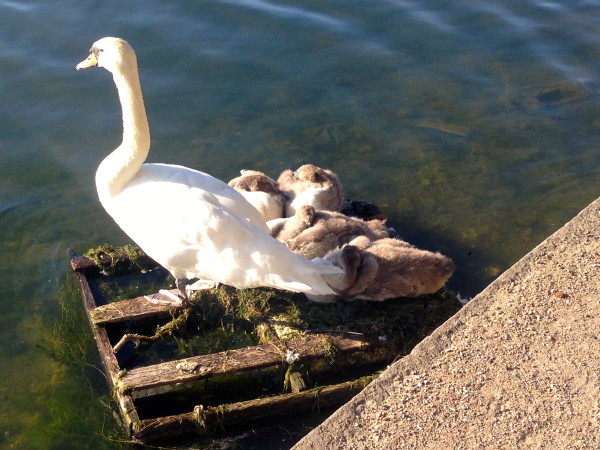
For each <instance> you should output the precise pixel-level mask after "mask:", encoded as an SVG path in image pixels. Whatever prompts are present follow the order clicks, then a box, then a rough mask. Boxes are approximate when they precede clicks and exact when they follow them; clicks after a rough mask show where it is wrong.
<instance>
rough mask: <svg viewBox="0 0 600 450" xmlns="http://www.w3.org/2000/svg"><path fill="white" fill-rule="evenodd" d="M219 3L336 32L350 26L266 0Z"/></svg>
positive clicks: (324, 15) (222, 0)
mask: <svg viewBox="0 0 600 450" xmlns="http://www.w3.org/2000/svg"><path fill="white" fill-rule="evenodd" d="M219 1H220V2H221V3H225V4H230V5H235V6H240V7H243V8H247V9H253V10H256V11H260V12H263V13H267V14H269V15H272V16H275V17H280V18H284V19H294V20H297V19H301V20H305V21H306V22H310V23H313V24H317V25H324V26H327V27H329V28H332V29H336V30H338V31H350V30H351V29H352V27H351V25H350V24H349V23H348V22H347V21H344V20H342V19H338V18H333V17H331V16H329V15H327V14H323V13H318V12H314V11H310V10H307V9H305V8H299V7H297V6H287V5H281V4H277V3H273V2H268V1H266V0H219Z"/></svg>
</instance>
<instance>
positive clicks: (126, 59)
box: [76, 37, 137, 73]
mask: <svg viewBox="0 0 600 450" xmlns="http://www.w3.org/2000/svg"><path fill="white" fill-rule="evenodd" d="M124 64H133V67H135V68H137V59H136V57H135V52H134V51H133V48H131V45H129V44H128V43H127V41H126V40H124V39H121V38H115V37H105V38H102V39H99V40H97V41H96V42H94V44H93V45H92V48H91V49H90V54H89V56H88V57H87V58H86V59H84V60H83V61H81V62H80V63H79V64H77V66H76V68H77V70H80V69H87V68H88V67H94V66H98V67H104V68H105V69H106V70H108V71H109V72H112V73H116V72H122V71H123V70H124V67H123V65H124Z"/></svg>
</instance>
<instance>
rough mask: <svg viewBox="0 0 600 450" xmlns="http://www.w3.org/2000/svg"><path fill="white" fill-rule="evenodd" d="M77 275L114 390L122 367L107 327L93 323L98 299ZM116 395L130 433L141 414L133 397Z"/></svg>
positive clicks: (87, 284) (70, 253) (85, 281)
mask: <svg viewBox="0 0 600 450" xmlns="http://www.w3.org/2000/svg"><path fill="white" fill-rule="evenodd" d="M68 254H69V257H70V258H71V261H73V259H74V258H75V257H76V255H75V252H74V251H73V250H71V249H69V251H68ZM75 275H76V276H77V279H78V281H79V286H80V288H81V295H82V297H83V304H84V307H85V311H86V314H87V316H88V319H89V320H90V325H91V328H92V333H93V335H94V339H95V341H96V345H97V346H98V350H99V352H100V356H101V358H102V364H103V365H104V370H105V372H106V375H107V380H108V382H109V384H110V387H111V388H112V389H113V390H114V387H115V386H116V383H117V381H118V378H119V372H120V371H121V367H120V366H119V362H118V361H117V358H116V356H115V354H114V352H113V349H112V345H111V343H110V340H109V339H108V334H107V333H106V329H105V328H104V327H98V326H96V325H93V323H92V318H91V312H92V311H93V310H94V309H95V308H96V301H95V300H94V295H93V294H92V291H91V289H90V285H89V283H88V281H87V278H86V277H85V274H84V273H82V272H77V271H76V272H75ZM115 395H116V398H117V403H118V404H119V410H120V413H121V417H122V418H123V421H124V423H125V425H126V427H127V430H128V432H129V433H133V428H134V426H136V425H137V424H138V423H139V416H138V413H137V409H136V407H135V405H134V403H133V399H132V398H131V396H130V395H127V394H125V393H122V392H118V391H116V390H115Z"/></svg>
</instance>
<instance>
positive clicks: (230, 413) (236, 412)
mask: <svg viewBox="0 0 600 450" xmlns="http://www.w3.org/2000/svg"><path fill="white" fill-rule="evenodd" d="M371 379H372V378H371ZM371 379H366V380H363V379H361V380H357V381H349V382H346V383H341V384H336V385H331V386H325V387H320V388H315V389H310V390H307V391H303V392H299V393H293V394H283V395H278V396H275V397H266V398H259V399H254V400H248V401H244V402H238V403H231V404H228V405H220V406H215V407H212V406H209V407H202V406H196V407H195V408H194V411H192V412H189V413H185V414H177V415H172V416H165V417H160V418H156V419H144V420H142V421H141V422H140V423H139V425H138V427H137V429H136V432H135V433H134V436H135V437H136V438H137V439H140V440H143V441H151V440H156V439H164V438H165V437H175V436H179V435H182V434H190V433H197V434H208V433H211V432H213V431H214V430H216V429H219V428H226V427H227V426H232V425H235V424H239V423H243V422H248V421H252V420H260V419H265V418H268V417H272V416H282V415H286V414H298V413H305V412H310V411H318V410H319V409H331V408H334V407H337V406H339V405H341V404H343V403H345V402H347V401H348V400H350V399H351V398H352V397H354V396H355V395H356V394H358V393H359V392H360V391H361V390H362V389H363V388H364V387H365V386H366V385H367V384H368V383H369V382H370V381H371Z"/></svg>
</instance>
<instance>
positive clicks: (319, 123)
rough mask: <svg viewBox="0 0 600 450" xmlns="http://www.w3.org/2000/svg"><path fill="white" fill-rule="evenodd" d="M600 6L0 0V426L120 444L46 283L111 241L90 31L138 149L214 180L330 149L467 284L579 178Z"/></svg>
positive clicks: (590, 143)
mask: <svg viewBox="0 0 600 450" xmlns="http://www.w3.org/2000/svg"><path fill="white" fill-rule="evenodd" d="M599 12H600V2H598V1H576V2H566V1H563V2H558V1H556V2H551V1H535V0H529V1H527V2H516V1H510V0H505V1H501V0H495V1H484V2H476V3H474V4H468V3H467V4H465V2H441V1H429V2H425V3H424V2H412V1H402V0H398V1H392V0H390V1H376V2H364V1H354V0H352V1H343V2H342V1H336V0H328V1H321V2H314V1H308V0H302V1H295V2H293V1H281V2H274V1H264V0H222V1H202V2H196V3H194V4H187V5H178V4H170V3H166V2H158V1H150V2H144V6H143V7H142V6H141V5H140V4H139V3H138V2H108V3H106V2H105V3H104V4H102V5H97V4H96V3H95V2H89V1H83V2H81V1H78V2H74V1H67V0H61V1H58V2H52V3H51V4H48V3H46V2H39V1H38V2H36V1H2V0H0V37H1V39H0V42H1V44H0V62H1V63H0V96H1V97H0V232H1V233H2V240H1V241H0V248H1V251H0V267H1V269H0V282H1V286H2V296H1V297H0V305H1V307H2V309H1V313H0V320H1V322H2V327H1V330H2V331H1V335H0V336H1V341H0V358H1V361H2V364H1V365H0V379H1V380H2V383H0V399H2V404H3V405H4V407H3V408H2V411H1V412H0V443H1V445H2V446H6V447H10V446H12V447H14V448H58V447H60V448H84V447H93V448H102V447H104V448H114V447H118V446H119V445H120V444H119V443H118V442H115V441H112V440H107V439H106V436H113V437H114V436H119V435H118V434H115V433H116V431H115V430H117V429H116V427H115V424H114V421H113V420H112V418H111V416H110V412H109V410H108V409H107V408H104V407H103V406H102V405H101V403H100V402H99V401H98V395H100V394H101V393H102V392H103V391H102V388H101V386H102V385H103V380H102V378H101V375H99V373H98V372H97V371H96V369H94V368H91V367H90V365H89V364H93V362H94V361H93V359H90V358H93V355H94V349H93V348H91V349H90V348H89V344H90V343H89V342H88V341H89V335H86V333H87V330H86V328H85V326H81V325H82V321H81V318H82V316H81V315H78V314H79V313H80V311H78V309H77V306H78V303H77V302H78V299H77V295H76V294H75V295H73V294H71V295H61V294H60V292H61V290H64V289H66V288H68V287H69V283H67V281H66V279H67V273H68V267H67V262H66V249H67V247H69V246H72V247H74V248H75V249H77V250H79V251H84V250H85V249H87V248H89V247H92V246H96V245H98V244H100V243H103V242H111V243H113V244H123V243H127V242H128V241H127V238H126V237H125V236H124V235H123V234H122V233H121V232H120V230H118V229H117V227H116V226H115V225H114V224H112V222H111V221H110V219H109V218H108V216H107V215H106V214H105V213H104V211H103V210H102V209H101V207H100V205H99V204H98V203H97V200H96V194H95V190H94V185H93V175H94V171H95V167H96V166H97V164H98V163H99V162H100V161H101V159H102V158H103V157H104V156H105V154H106V153H107V152H108V151H109V150H110V149H112V148H114V147H115V146H116V145H117V144H118V142H119V140H120V132H121V131H120V120H121V118H120V111H119V109H118V101H117V97H116V93H115V90H114V86H113V84H112V80H111V79H110V76H109V75H108V74H107V73H106V72H105V71H103V70H100V69H99V70H90V71H85V72H83V73H78V72H76V71H75V69H74V66H75V64H76V63H77V62H79V61H80V60H81V59H83V58H84V57H85V55H86V53H87V50H88V48H89V47H90V45H91V43H92V42H93V41H94V40H96V39H97V38H99V37H102V36H106V35H117V36H122V37H125V38H126V39H128V40H129V41H130V42H131V43H132V44H133V45H134V47H135V48H136V51H137V54H138V60H139V62H140V66H141V79H142V85H143V89H144V94H145V99H146V104H147V107H148V114H149V120H150V126H151V130H152V135H153V148H152V151H151V156H150V159H151V160H152V161H157V162H167V163H178V164H185V165H187V166H190V167H195V168H198V169H201V170H204V171H207V172H209V173H211V174H213V175H215V176H218V177H220V178H223V179H225V180H228V179H231V178H233V177H234V176H236V175H237V172H238V170H239V169H242V168H255V169H259V170H263V171H265V172H266V173H267V174H269V175H271V176H273V177H276V176H277V175H278V174H279V173H280V172H281V171H282V170H284V169H286V168H296V167H298V166H299V165H301V164H303V163H306V162H312V163H314V164H317V165H320V166H322V167H327V168H331V169H333V170H334V171H336V172H337V173H338V174H339V176H340V178H341V180H342V182H343V184H344V187H345V190H346V193H347V195H348V197H351V198H354V199H359V198H360V199H365V200H369V201H373V202H375V203H378V204H379V205H380V206H381V207H382V208H383V209H384V210H385V211H386V212H387V213H388V215H389V217H390V223H391V224H393V225H394V226H395V227H396V228H397V230H398V231H399V233H400V234H401V235H402V236H403V237H404V238H405V239H407V240H409V241H411V242H413V243H414V244H417V245H419V246H421V247H424V248H428V249H437V250H441V251H443V252H445V253H446V254H448V255H450V256H451V257H453V258H454V259H455V261H456V263H457V266H458V270H457V272H456V274H455V276H454V277H453V279H452V281H451V284H450V287H451V288H452V289H454V290H456V291H458V292H461V293H462V294H463V295H465V296H472V295H474V294H476V293H477V292H479V291H480V290H481V289H482V288H484V287H485V286H486V285H487V284H489V282H490V281H492V280H493V279H494V278H495V277H496V276H498V275H499V274H500V273H501V272H502V271H503V270H505V269H506V268H507V267H509V266H510V265H511V264H512V263H514V262H515V261H516V260H517V259H519V258H520V257H521V256H523V255H524V254H525V253H527V252H528V251H529V250H530V249H531V248H532V247H533V246H535V245H536V244H538V243H539V242H540V241H541V240H543V239H544V238H545V237H546V236H547V235H548V234H550V233H552V232H553V231H554V230H556V229H557V228H559V227H560V226H561V225H562V224H563V223H564V222H566V221H567V220H569V219H570V218H571V217H572V216H573V215H574V214H576V213H577V212H578V211H579V210H580V209H581V208H583V207H585V206H586V205H587V204H588V203H589V202H590V201H592V200H593V199H595V198H596V197H597V196H598V191H599V189H598V188H599V187H598V181H597V179H598V172H599V167H600V155H599V152H598V150H597V148H596V147H597V143H598V137H599V135H600V121H599V120H598V117H600V114H599V112H600V107H599V103H598V75H599V73H600V66H599V62H598V61H600V58H599V56H600V46H599V41H600V33H599V32H598V30H599V28H598V26H599V22H600V19H599V17H600V15H599V14H598V13H599ZM61 298H62V299H63V302H66V304H68V305H70V310H69V309H67V310H68V311H70V312H67V313H65V312H63V309H62V308H61V305H60V299H61ZM63 314H66V315H65V318H64V320H63V319H61V317H62V316H63ZM83 325H85V324H83ZM56 327H60V330H62V331H61V333H62V334H61V333H58V334H57V333H55V335H59V336H65V335H69V334H65V333H63V332H64V331H65V330H71V329H72V330H73V331H72V332H71V334H70V336H79V337H80V339H79V340H75V339H74V338H73V339H71V346H72V347H68V346H66V345H63V346H62V347H60V348H63V349H66V350H67V353H70V354H71V358H70V359H69V358H67V357H66V356H65V355H62V356H61V355H60V354H58V355H57V353H56V351H55V347H53V346H54V345H55V344H56V342H55V341H52V342H49V339H50V336H51V335H52V333H53V330H54V329H55V328H56ZM60 330H59V331H60ZM65 344H66V343H65ZM42 347H43V348H42ZM49 349H50V350H52V349H54V353H52V352H50V353H49V352H48V350H49ZM73 355H75V356H73ZM74 361H80V362H79V363H77V362H74ZM73 375H77V377H76V378H75V379H74V380H72V379H71V377H72V376H73Z"/></svg>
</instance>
